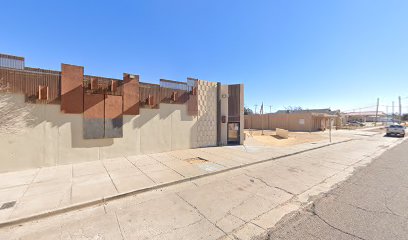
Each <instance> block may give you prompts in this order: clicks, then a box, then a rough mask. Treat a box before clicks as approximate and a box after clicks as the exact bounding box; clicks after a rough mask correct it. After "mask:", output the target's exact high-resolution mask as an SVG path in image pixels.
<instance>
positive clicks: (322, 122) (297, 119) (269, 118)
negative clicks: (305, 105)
mask: <svg viewBox="0 0 408 240" xmlns="http://www.w3.org/2000/svg"><path fill="white" fill-rule="evenodd" d="M330 121H331V122H332V127H339V126H341V125H342V118H341V117H340V111H332V110H330V109H328V108H327V109H310V110H280V111H277V112H276V113H269V114H255V115H246V116H245V128H247V129H270V130H275V129H276V128H283V129H286V130H289V131H304V132H312V131H324V130H326V129H329V128H330Z"/></svg>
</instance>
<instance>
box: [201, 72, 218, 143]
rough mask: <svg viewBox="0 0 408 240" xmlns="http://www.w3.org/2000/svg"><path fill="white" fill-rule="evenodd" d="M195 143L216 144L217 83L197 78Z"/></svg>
mask: <svg viewBox="0 0 408 240" xmlns="http://www.w3.org/2000/svg"><path fill="white" fill-rule="evenodd" d="M197 87H198V88H197V95H198V100H197V101H198V116H197V134H198V135H197V144H198V146H199V147H208V146H216V145H217V83H216V82H208V81H203V80H199V81H198V86H197Z"/></svg>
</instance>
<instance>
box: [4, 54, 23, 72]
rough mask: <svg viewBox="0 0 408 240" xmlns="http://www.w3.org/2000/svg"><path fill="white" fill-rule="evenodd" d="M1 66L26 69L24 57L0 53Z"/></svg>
mask: <svg viewBox="0 0 408 240" xmlns="http://www.w3.org/2000/svg"><path fill="white" fill-rule="evenodd" d="M0 67H4V68H13V69H20V70H24V58H23V57H17V56H12V55H6V54H0Z"/></svg>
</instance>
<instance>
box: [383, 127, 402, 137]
mask: <svg viewBox="0 0 408 240" xmlns="http://www.w3.org/2000/svg"><path fill="white" fill-rule="evenodd" d="M386 130H387V136H391V135H394V136H397V135H398V136H402V137H405V127H404V126H401V125H397V124H394V125H390V126H388V127H386Z"/></svg>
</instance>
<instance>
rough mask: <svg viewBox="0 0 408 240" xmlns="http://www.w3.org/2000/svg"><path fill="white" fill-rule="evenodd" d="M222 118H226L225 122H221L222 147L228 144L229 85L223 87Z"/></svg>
mask: <svg viewBox="0 0 408 240" xmlns="http://www.w3.org/2000/svg"><path fill="white" fill-rule="evenodd" d="M221 116H225V122H224V123H222V122H221V145H227V144H228V128H227V124H228V85H222V86H221Z"/></svg>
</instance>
